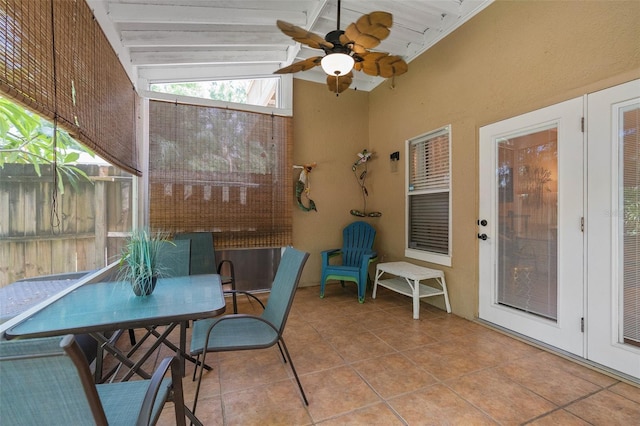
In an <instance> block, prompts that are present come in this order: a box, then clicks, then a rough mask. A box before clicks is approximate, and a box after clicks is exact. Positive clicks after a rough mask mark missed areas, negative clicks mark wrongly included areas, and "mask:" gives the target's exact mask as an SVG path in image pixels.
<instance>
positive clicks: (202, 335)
mask: <svg viewBox="0 0 640 426" xmlns="http://www.w3.org/2000/svg"><path fill="white" fill-rule="evenodd" d="M308 257H309V253H305V252H302V251H299V250H296V249H295V248H293V247H287V248H286V249H285V251H284V254H283V255H282V259H281V260H280V265H279V266H278V271H277V272H276V276H275V278H274V280H273V285H272V287H271V294H270V295H269V299H268V300H267V305H266V308H265V309H264V311H263V312H262V314H261V315H260V316H256V315H249V314H231V315H225V316H222V317H219V318H210V319H203V320H198V321H195V322H194V325H193V332H192V336H191V348H190V351H191V355H192V356H197V357H198V359H199V357H200V355H202V364H204V363H205V361H206V355H207V352H224V351H242V350H252V349H265V348H270V347H272V346H274V345H278V348H279V349H280V354H281V355H282V360H283V361H284V362H285V363H287V361H288V362H289V366H290V367H291V371H292V372H293V375H294V376H295V379H296V382H297V383H298V387H299V388H300V393H301V394H302V399H303V400H304V403H305V404H306V405H309V402H308V401H307V397H306V395H305V393H304V390H303V389H302V384H301V383H300V379H299V378H298V374H297V373H296V369H295V367H294V366H293V360H292V359H291V355H289V351H288V350H287V347H286V345H285V343H284V338H283V336H282V335H283V333H284V326H285V324H286V322H287V317H288V316H289V311H290V310H291V304H292V303H293V297H294V295H295V292H296V288H297V286H298V282H299V281H300V276H301V275H302V268H303V267H304V264H305V262H306V261H307V258H308ZM239 293H245V294H249V293H246V292H243V291H239ZM254 299H256V300H258V299H257V298H255V297H254ZM197 365H199V363H198V364H196V366H197ZM202 373H203V369H202V367H201V368H200V375H199V377H198V385H197V387H196V393H195V396H194V401H193V409H192V412H193V413H195V410H196V406H197V403H198V395H199V393H200V385H201V383H202Z"/></svg>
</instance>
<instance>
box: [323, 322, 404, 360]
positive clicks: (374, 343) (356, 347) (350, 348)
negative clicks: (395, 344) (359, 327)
mask: <svg viewBox="0 0 640 426" xmlns="http://www.w3.org/2000/svg"><path fill="white" fill-rule="evenodd" d="M327 341H328V342H329V344H331V345H332V346H333V347H334V348H335V350H336V351H337V352H338V353H339V354H340V356H341V357H342V358H344V360H345V361H346V362H356V361H361V360H365V359H369V358H374V357H378V356H381V355H385V354H388V353H391V352H396V350H395V349H394V348H392V347H391V346H389V345H388V344H387V343H385V342H384V341H383V340H382V339H380V338H379V337H378V336H376V335H375V334H373V333H372V332H370V331H367V330H363V331H362V332H356V333H349V334H346V333H345V334H342V335H337V336H333V337H328V338H327Z"/></svg>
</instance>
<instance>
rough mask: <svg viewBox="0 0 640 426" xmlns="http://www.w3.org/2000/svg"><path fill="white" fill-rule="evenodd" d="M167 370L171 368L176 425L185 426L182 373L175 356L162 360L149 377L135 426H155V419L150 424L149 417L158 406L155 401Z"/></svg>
mask: <svg viewBox="0 0 640 426" xmlns="http://www.w3.org/2000/svg"><path fill="white" fill-rule="evenodd" d="M169 368H171V386H172V387H173V391H172V396H173V397H172V399H173V403H174V404H175V413H176V424H177V425H181V426H184V425H185V412H184V396H183V392H182V373H181V372H180V362H179V361H178V358H176V357H175V356H170V357H166V358H164V359H163V360H162V362H161V363H160V365H159V366H158V368H157V369H156V371H154V373H153V376H151V380H150V382H149V387H148V388H147V392H146V393H145V395H144V400H143V402H142V407H141V408H140V414H139V415H138V420H137V422H136V425H149V424H155V421H156V420H157V419H153V422H152V419H151V416H152V414H154V407H155V406H157V405H158V403H157V402H156V399H157V397H158V393H159V392H160V387H161V386H162V384H163V383H166V381H165V380H164V376H165V375H166V374H167V371H169ZM156 414H157V415H159V414H160V413H159V412H158V413H156Z"/></svg>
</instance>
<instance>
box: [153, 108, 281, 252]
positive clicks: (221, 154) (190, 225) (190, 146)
mask: <svg viewBox="0 0 640 426" xmlns="http://www.w3.org/2000/svg"><path fill="white" fill-rule="evenodd" d="M292 132H293V129H292V119H291V117H281V116H276V115H269V114H261V113H255V112H249V111H239V110H232V109H228V108H216V107H211V106H203V105H187V104H178V103H175V102H163V101H156V100H153V101H150V105H149V192H150V209H149V213H150V224H151V227H152V228H154V229H161V230H164V231H168V232H194V231H212V232H214V233H215V244H216V249H224V248H257V247H282V246H286V245H289V244H291V243H292V205H293V192H292V149H293V143H292Z"/></svg>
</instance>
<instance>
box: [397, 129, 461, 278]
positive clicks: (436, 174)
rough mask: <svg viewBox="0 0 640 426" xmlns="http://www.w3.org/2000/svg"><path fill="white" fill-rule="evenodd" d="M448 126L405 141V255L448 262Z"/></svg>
mask: <svg viewBox="0 0 640 426" xmlns="http://www.w3.org/2000/svg"><path fill="white" fill-rule="evenodd" d="M450 142H451V129H450V126H446V127H443V128H440V129H438V130H435V131H433V132H429V133H426V134H424V135H421V136H418V137H416V138H413V139H410V140H408V141H407V153H408V155H407V162H408V164H407V167H406V170H407V184H408V189H407V223H408V226H407V247H406V252H405V255H406V256H407V257H412V258H416V259H420V260H425V261H429V262H434V263H439V264H443V265H448V266H450V265H451V237H450V236H451V167H450Z"/></svg>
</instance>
